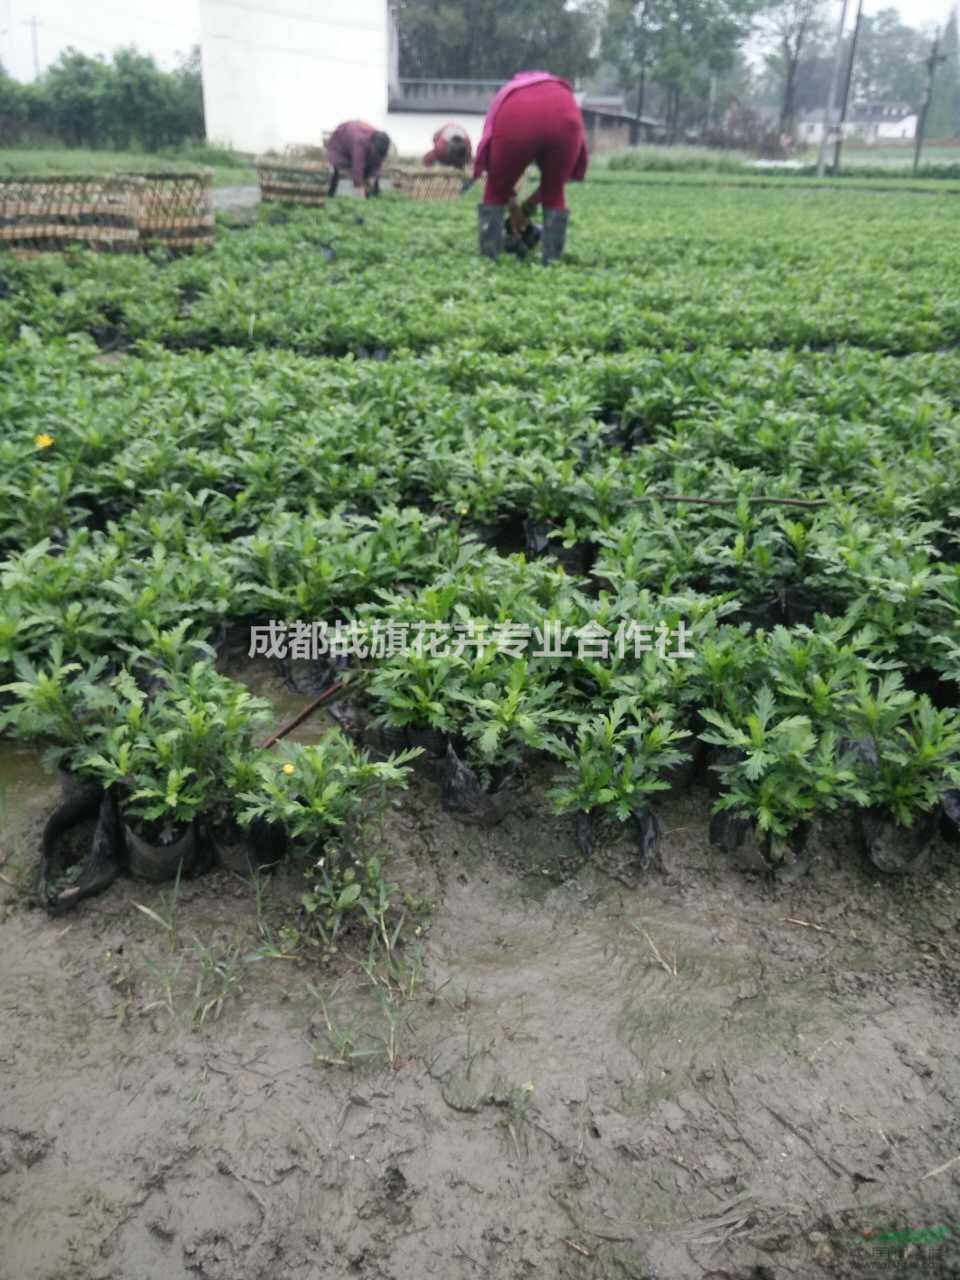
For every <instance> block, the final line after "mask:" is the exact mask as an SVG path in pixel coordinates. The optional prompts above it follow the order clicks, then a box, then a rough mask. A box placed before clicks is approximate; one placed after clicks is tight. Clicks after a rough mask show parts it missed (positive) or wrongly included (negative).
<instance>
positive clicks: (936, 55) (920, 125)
mask: <svg viewBox="0 0 960 1280" xmlns="http://www.w3.org/2000/svg"><path fill="white" fill-rule="evenodd" d="M946 60H947V55H946V54H945V53H941V52H940V28H939V27H937V34H936V35H935V36H934V37H933V48H932V49H931V50H930V56H929V57H928V58H927V88H926V91H925V92H924V95H923V105H922V106H921V108H920V119H919V120H918V121H917V137H916V140H915V142H914V144H913V172H914V173H916V172H917V168H918V167H919V165H920V152H921V151H922V150H923V135H924V133H925V132H926V128H927V113H928V112H929V110H930V99H931V98H932V97H933V80H934V76H936V74H937V67H938V66H939V65H940V63H941V62H946Z"/></svg>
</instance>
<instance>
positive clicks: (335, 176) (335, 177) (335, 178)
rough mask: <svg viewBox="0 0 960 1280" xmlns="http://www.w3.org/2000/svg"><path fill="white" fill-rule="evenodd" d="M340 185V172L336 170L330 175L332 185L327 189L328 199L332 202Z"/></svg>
mask: <svg viewBox="0 0 960 1280" xmlns="http://www.w3.org/2000/svg"><path fill="white" fill-rule="evenodd" d="M339 185H340V170H339V169H334V171H333V172H332V173H331V174H330V185H329V186H328V187H327V198H328V199H329V200H332V199H333V197H334V196H335V195H336V194H337V187H338V186H339Z"/></svg>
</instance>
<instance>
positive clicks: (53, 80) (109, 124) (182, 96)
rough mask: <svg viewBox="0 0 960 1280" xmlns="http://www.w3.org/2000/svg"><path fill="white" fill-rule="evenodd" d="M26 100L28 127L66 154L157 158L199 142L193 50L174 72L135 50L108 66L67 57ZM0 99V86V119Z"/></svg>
mask: <svg viewBox="0 0 960 1280" xmlns="http://www.w3.org/2000/svg"><path fill="white" fill-rule="evenodd" d="M23 92H24V93H25V94H26V98H25V101H26V104H27V105H26V110H27V114H28V117H29V118H30V119H31V121H32V122H33V123H34V124H35V125H36V127H37V128H38V129H40V130H41V131H42V132H44V133H46V134H47V135H48V136H50V137H54V138H57V139H59V140H60V141H61V142H63V143H65V144H66V145H67V146H68V147H116V148H118V149H123V150H127V149H129V148H142V149H143V150H145V151H156V150H157V149H158V148H160V147H163V146H169V145H171V144H174V143H179V142H187V141H195V140H198V139H202V138H203V133H204V128H203V92H202V88H201V78H200V54H199V50H198V49H194V50H193V51H192V52H191V53H190V55H189V57H188V58H187V59H185V61H184V62H182V63H181V65H180V66H179V67H178V68H177V69H176V70H175V71H172V72H167V71H161V70H160V68H159V67H158V66H157V64H156V62H155V61H154V60H153V58H152V57H150V56H149V55H148V54H144V53H140V52H139V51H138V50H137V49H135V48H126V49H118V50H117V52H116V53H115V54H114V56H113V59H112V61H109V62H108V61H105V60H104V59H103V58H90V57H88V56H87V55H86V54H83V53H78V52H77V50H76V49H67V50H66V51H65V52H64V53H62V54H61V55H60V57H59V58H58V60H57V61H56V62H55V63H54V64H53V66H52V67H50V68H49V70H48V71H47V72H46V74H45V75H43V76H41V77H40V79H39V80H37V81H36V82H35V83H34V84H33V85H29V86H26V87H25V88H24V89H23ZM3 95H4V87H3V83H2V81H0V119H2V116H3V109H4V106H3V104H4V101H5V99H4V96H3ZM15 98H16V96H15V95H13V94H12V95H10V100H11V102H13V101H15Z"/></svg>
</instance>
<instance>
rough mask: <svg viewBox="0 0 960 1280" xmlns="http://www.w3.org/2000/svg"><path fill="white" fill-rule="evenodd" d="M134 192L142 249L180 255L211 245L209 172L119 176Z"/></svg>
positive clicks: (210, 173) (211, 215) (181, 171)
mask: <svg viewBox="0 0 960 1280" xmlns="http://www.w3.org/2000/svg"><path fill="white" fill-rule="evenodd" d="M120 176H121V177H122V178H124V179H125V180H126V181H128V182H130V183H131V185H132V186H133V187H134V188H135V189H136V192H137V227H138V230H139V233H140V244H141V247H142V248H145V249H152V248H156V247H157V246H161V247H163V248H165V249H173V250H177V251H182V250H186V249H197V248H203V247H207V246H209V245H211V244H213V229H214V217H213V170H212V169H178V170H172V169H171V170H156V171H153V172H147V173H126V174H121V175H120Z"/></svg>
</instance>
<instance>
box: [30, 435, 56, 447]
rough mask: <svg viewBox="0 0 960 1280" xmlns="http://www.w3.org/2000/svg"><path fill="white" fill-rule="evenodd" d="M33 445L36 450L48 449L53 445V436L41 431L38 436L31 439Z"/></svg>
mask: <svg viewBox="0 0 960 1280" xmlns="http://www.w3.org/2000/svg"><path fill="white" fill-rule="evenodd" d="M33 443H34V445H35V447H36V448H37V449H49V448H50V446H51V445H52V444H53V436H48V435H47V433H46V432H45V431H41V432H40V434H39V435H37V436H34V437H33Z"/></svg>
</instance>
